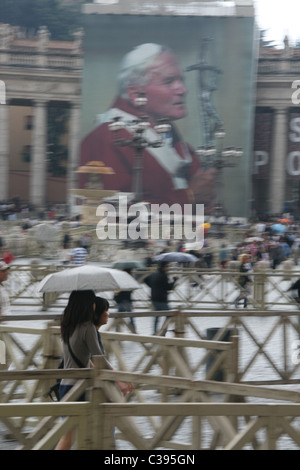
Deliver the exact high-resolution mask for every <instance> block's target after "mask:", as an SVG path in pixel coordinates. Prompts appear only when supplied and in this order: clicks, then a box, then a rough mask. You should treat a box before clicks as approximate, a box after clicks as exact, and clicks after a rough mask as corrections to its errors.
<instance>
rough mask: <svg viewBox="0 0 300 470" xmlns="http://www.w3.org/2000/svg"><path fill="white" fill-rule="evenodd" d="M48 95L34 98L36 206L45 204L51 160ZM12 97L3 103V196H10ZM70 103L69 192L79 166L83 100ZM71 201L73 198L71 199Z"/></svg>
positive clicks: (0, 193) (0, 132)
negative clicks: (47, 164) (10, 108)
mask: <svg viewBox="0 0 300 470" xmlns="http://www.w3.org/2000/svg"><path fill="white" fill-rule="evenodd" d="M49 103H50V101H49V100H47V99H37V100H32V106H33V108H34V113H33V115H34V120H33V122H34V127H33V132H32V143H31V148H32V153H31V154H32V159H31V166H30V183H29V184H30V201H29V202H30V204H31V205H32V206H33V207H34V208H44V207H45V203H46V176H47V175H46V171H47V168H46V161H47V151H48V148H47V107H48V104H49ZM9 105H10V102H9V100H8V101H7V102H6V103H5V104H1V105H0V200H7V199H8V191H9V188H8V181H9V155H10V149H9V134H10V125H13V123H10V119H9ZM66 106H69V107H70V122H69V137H68V163H67V194H68V196H67V197H68V198H70V197H71V196H69V194H70V189H74V188H75V187H76V173H75V170H76V168H77V166H78V149H79V135H80V103H79V100H78V102H69V101H68V102H66ZM67 202H68V203H70V200H67Z"/></svg>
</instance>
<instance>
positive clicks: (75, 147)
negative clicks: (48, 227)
mask: <svg viewBox="0 0 300 470" xmlns="http://www.w3.org/2000/svg"><path fill="white" fill-rule="evenodd" d="M79 146H80V104H79V103H74V104H72V107H71V116H70V131H69V152H68V169H67V203H68V205H69V211H70V209H71V206H72V203H73V199H74V196H72V194H71V193H70V190H71V189H76V188H77V187H78V184H77V173H75V171H76V169H77V168H78V166H79Z"/></svg>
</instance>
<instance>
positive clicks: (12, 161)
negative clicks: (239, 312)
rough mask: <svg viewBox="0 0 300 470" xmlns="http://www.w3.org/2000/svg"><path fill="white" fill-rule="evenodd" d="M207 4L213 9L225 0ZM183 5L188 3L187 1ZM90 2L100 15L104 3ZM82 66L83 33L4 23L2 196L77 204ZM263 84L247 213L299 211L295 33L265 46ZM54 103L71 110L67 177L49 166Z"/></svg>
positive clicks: (0, 47)
mask: <svg viewBox="0 0 300 470" xmlns="http://www.w3.org/2000/svg"><path fill="white" fill-rule="evenodd" d="M107 3H108V4H109V3H111V2H107ZM204 3H205V5H206V7H207V8H208V4H209V3H210V4H211V8H213V6H214V4H217V3H218V4H219V3H220V2H204ZM225 3H226V2H225ZM229 3H232V2H229ZM237 3H239V4H240V8H241V12H243V14H249V15H250V14H252V13H251V12H252V6H251V5H252V2H250V1H242V0H241V1H240V2H237ZM177 4H178V7H180V5H181V2H174V5H175V6H176V5H177ZM113 5H114V3H112V5H108V6H107V7H105V6H102V7H101V8H108V9H111V8H114V6H113ZM122 5H124V2H123V3H122ZM122 5H120V8H121V6H122ZM85 8H86V9H90V10H91V11H89V12H88V13H90V14H93V13H94V10H95V12H96V10H97V11H98V9H99V5H97V4H95V5H90V6H86V7H85ZM161 8H162V7H161ZM215 8H217V7H215ZM250 8H251V11H249V12H247V9H250ZM207 11H208V10H207ZM224 11H225V10H224ZM245 11H246V13H245ZM241 12H239V15H240V14H241ZM108 14H111V11H110V10H108ZM160 14H162V12H160ZM163 14H167V12H163ZM82 71H83V51H82V33H81V32H78V33H76V35H75V37H74V41H72V42H67V41H51V38H50V37H49V33H48V31H47V30H46V29H45V28H43V27H41V28H40V30H39V32H38V35H37V37H36V38H32V39H28V38H25V37H23V36H22V32H21V31H20V30H19V29H18V28H15V27H11V26H9V25H5V24H0V201H5V200H8V199H11V198H14V197H18V198H20V200H22V201H24V202H26V203H29V204H30V205H32V206H33V207H34V208H44V207H46V205H47V204H55V203H67V204H69V203H70V196H69V194H70V191H69V190H70V189H73V188H75V187H76V185H77V178H76V173H75V169H76V168H77V167H78V165H79V145H80V134H81V127H80V115H81V108H82V103H81V101H82V84H81V80H82ZM298 79H299V80H298ZM255 88H256V93H255V97H254V102H253V108H254V109H255V118H254V126H253V127H254V129H253V143H252V148H253V159H252V175H251V174H249V179H251V191H250V202H249V208H250V209H249V213H248V214H244V215H245V216H247V215H251V213H254V214H262V213H263V214H279V213H282V212H285V211H288V212H294V213H295V214H298V212H299V209H298V208H299V207H300V148H299V145H300V144H299V142H300V91H298V90H300V50H299V49H293V48H291V47H290V45H289V42H288V39H287V38H286V40H285V41H284V44H283V47H282V49H270V48H261V49H260V51H259V57H258V61H257V74H256V87H255ZM53 108H64V109H66V110H67V111H68V121H67V132H66V133H65V135H64V136H63V141H64V144H65V145H66V146H67V148H68V158H67V160H66V163H65V166H66V175H65V176H52V175H51V173H50V172H49V171H48V170H47V166H48V163H47V162H48V161H49V158H51V156H49V154H50V153H51V141H49V136H48V132H47V129H48V119H49V110H50V109H53ZM225 124H226V122H225ZM195 141H196V140H195ZM244 171H245V172H247V171H248V170H247V169H246V168H245V169H244ZM250 173H251V171H250ZM230 178H231V176H230V177H229V179H230ZM227 179H228V178H227ZM224 185H225V186H226V185H227V180H226V178H225V181H224ZM234 197H236V195H234ZM232 215H234V214H232Z"/></svg>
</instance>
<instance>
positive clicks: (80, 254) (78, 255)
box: [71, 240, 88, 266]
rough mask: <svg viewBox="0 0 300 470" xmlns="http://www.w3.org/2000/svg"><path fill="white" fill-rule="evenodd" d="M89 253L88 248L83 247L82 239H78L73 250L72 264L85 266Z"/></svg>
mask: <svg viewBox="0 0 300 470" xmlns="http://www.w3.org/2000/svg"><path fill="white" fill-rule="evenodd" d="M87 255H88V252H87V250H86V249H85V248H83V246H81V243H80V241H78V240H77V241H76V242H75V247H74V248H73V250H72V252H71V264H73V265H74V266H83V265H84V264H85V263H86V259H87Z"/></svg>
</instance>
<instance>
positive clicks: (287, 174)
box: [252, 38, 300, 216]
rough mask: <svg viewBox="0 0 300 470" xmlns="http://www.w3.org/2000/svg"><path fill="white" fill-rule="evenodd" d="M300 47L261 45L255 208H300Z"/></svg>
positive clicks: (294, 210) (259, 210)
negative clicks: (278, 47) (271, 47)
mask: <svg viewBox="0 0 300 470" xmlns="http://www.w3.org/2000/svg"><path fill="white" fill-rule="evenodd" d="M299 87H300V49H294V48H291V47H290V45H289V41H288V38H285V40H284V44H283V47H282V48H281V49H270V48H268V47H261V48H260V53H259V60H258V71H257V83H256V103H255V107H256V112H255V130H254V151H253V175H252V208H253V209H254V213H256V214H257V213H260V214H281V213H282V212H292V213H294V214H298V216H299V207H300V93H299V91H298V90H299Z"/></svg>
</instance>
